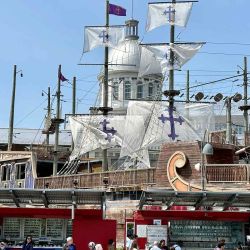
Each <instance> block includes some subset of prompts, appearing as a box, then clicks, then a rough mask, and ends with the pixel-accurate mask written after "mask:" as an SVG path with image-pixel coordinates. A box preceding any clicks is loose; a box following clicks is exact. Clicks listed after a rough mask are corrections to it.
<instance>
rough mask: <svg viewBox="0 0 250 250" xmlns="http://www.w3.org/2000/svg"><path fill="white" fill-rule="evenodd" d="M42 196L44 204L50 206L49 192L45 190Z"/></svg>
mask: <svg viewBox="0 0 250 250" xmlns="http://www.w3.org/2000/svg"><path fill="white" fill-rule="evenodd" d="M41 196H42V200H43V204H44V206H45V207H47V208H48V207H49V202H48V197H47V194H46V191H45V190H43V192H42V194H41Z"/></svg>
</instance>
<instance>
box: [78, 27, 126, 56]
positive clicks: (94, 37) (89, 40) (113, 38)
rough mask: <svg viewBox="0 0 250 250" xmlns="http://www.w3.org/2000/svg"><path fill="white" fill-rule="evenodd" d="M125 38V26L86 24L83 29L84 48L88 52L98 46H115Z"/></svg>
mask: <svg viewBox="0 0 250 250" xmlns="http://www.w3.org/2000/svg"><path fill="white" fill-rule="evenodd" d="M124 39H125V26H124V25H123V26H109V27H106V26H87V27H85V31H84V49H83V52H88V51H90V50H92V49H94V48H96V47H99V46H108V47H115V46H117V45H118V44H119V43H120V42H121V41H123V40H124Z"/></svg>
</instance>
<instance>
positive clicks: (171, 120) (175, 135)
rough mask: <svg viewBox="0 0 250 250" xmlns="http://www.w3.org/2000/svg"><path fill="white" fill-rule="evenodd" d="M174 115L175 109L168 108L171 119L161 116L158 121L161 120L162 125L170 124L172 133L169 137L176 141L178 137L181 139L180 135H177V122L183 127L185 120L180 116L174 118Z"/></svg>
mask: <svg viewBox="0 0 250 250" xmlns="http://www.w3.org/2000/svg"><path fill="white" fill-rule="evenodd" d="M173 113H174V108H173V107H169V108H168V114H169V117H166V116H164V115H163V114H161V116H160V117H158V119H159V120H161V121H162V123H165V121H169V122H170V128H171V133H170V134H168V137H170V138H172V140H173V141H174V140H175V139H176V138H177V137H179V135H177V134H176V132H175V122H178V123H179V124H180V125H182V123H183V122H184V119H183V118H182V117H181V116H179V117H178V118H176V117H174V114H173Z"/></svg>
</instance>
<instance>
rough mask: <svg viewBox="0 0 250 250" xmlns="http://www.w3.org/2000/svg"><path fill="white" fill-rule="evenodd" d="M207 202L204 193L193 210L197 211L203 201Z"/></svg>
mask: <svg viewBox="0 0 250 250" xmlns="http://www.w3.org/2000/svg"><path fill="white" fill-rule="evenodd" d="M206 200H207V194H206V193H202V195H201V197H200V199H198V201H197V202H196V204H195V210H198V209H199V208H200V207H201V206H202V205H203V203H204V201H206Z"/></svg>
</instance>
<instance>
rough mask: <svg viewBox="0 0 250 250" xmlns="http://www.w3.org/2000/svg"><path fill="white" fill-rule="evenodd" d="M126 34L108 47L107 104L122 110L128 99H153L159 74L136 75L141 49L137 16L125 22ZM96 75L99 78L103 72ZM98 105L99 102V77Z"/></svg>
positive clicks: (156, 91) (101, 101)
mask: <svg viewBox="0 0 250 250" xmlns="http://www.w3.org/2000/svg"><path fill="white" fill-rule="evenodd" d="M125 24H126V37H125V40H124V41H123V42H121V43H120V44H119V45H118V46H117V47H115V48H111V49H109V75H108V77H109V90H108V106H109V107H112V108H113V110H114V111H115V112H117V111H120V112H121V113H124V112H126V109H127V105H128V102H129V101H130V100H155V99H156V98H157V96H160V93H161V89H162V85H161V79H162V74H161V73H158V72H155V74H152V75H149V76H146V77H142V78H140V77H138V72H139V67H140V57H141V50H140V45H139V43H140V42H139V36H138V24H139V22H138V21H137V20H134V19H131V20H128V21H126V22H125ZM99 79H103V72H102V74H101V76H100V78H99ZM101 82H102V83H101V91H100V97H101V98H100V106H102V105H101V104H102V103H103V100H102V96H103V81H101Z"/></svg>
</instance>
